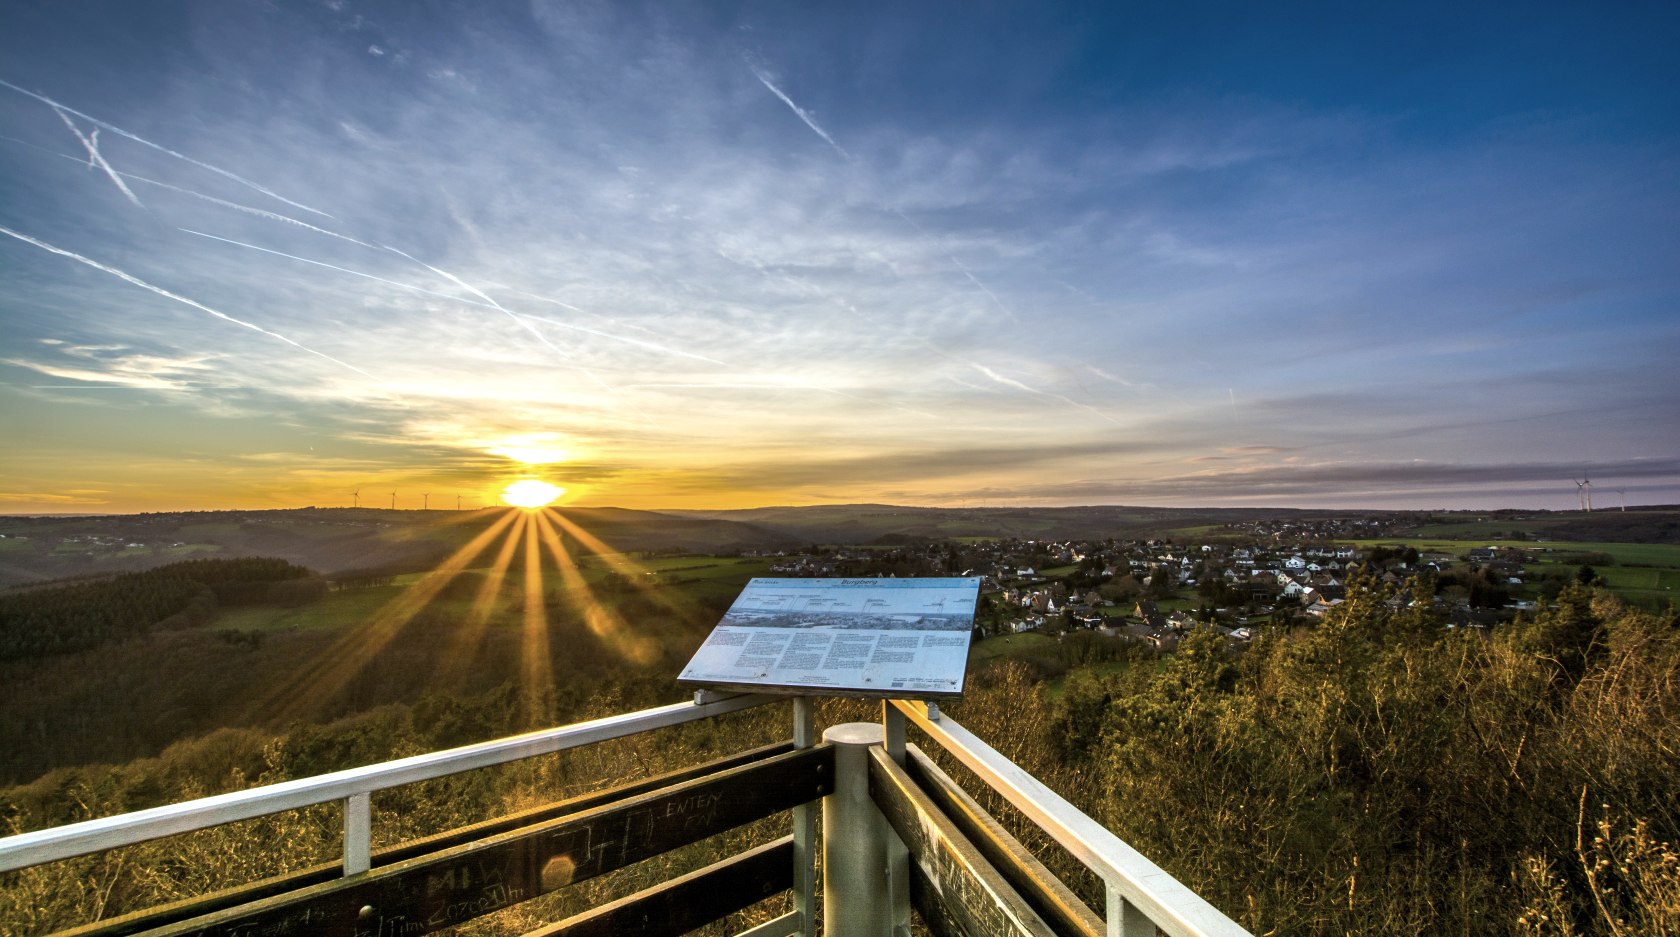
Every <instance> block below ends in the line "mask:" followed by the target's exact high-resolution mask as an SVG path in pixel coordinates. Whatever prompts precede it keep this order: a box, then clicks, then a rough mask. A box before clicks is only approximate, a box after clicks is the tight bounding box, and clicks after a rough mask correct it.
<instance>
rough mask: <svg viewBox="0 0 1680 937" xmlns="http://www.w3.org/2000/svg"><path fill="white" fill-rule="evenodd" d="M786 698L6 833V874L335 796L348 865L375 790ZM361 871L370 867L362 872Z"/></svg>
mask: <svg viewBox="0 0 1680 937" xmlns="http://www.w3.org/2000/svg"><path fill="white" fill-rule="evenodd" d="M783 699H786V697H776V696H768V695H764V694H742V695H739V696H726V697H722V698H710V699H708V700H707V701H706V702H699V701H695V702H684V703H673V704H671V705H669V706H659V707H655V708H653V709H644V710H641V711H639V712H633V713H625V714H623V715H618V716H607V717H604V718H601V719H594V720H591V721H589V722H579V723H574V724H572V725H568V726H562V727H560V728H557V729H544V730H541V731H537V732H527V733H525V734H524V735H515V736H510V737H508V738H504V739H496V740H494V741H490V742H480V743H477V744H474V745H464V746H462V747H460V748H451V749H447V750H445V751H441V752H431V753H428V754H424V755H415V756H413V757H410V758H402V759H398V760H396V761H387V762H384V763H382V764H377V765H368V766H365V767H361V768H348V769H345V770H343V771H335V772H333V773H331V774H322V775H317V776H315V777H309V778H299V779H297V780H294V781H283V782H281V783H279V784H270V785H267V786H265V787H256V788H251V789H249V790H243V791H233V792H231V793H227V794H218V795H216V796H214V797H205V798H201V799H199V800H191V801H186V802H184V803H179V804H166V805H164V806H161V807H153V808H151V809H149V810H140V811H136V812H134V813H125V814H121V815H119V816H114V817H104V818H100V819H96V820H84V821H82V822H80V823H72V824H68V825H66V826H60V827H53V828H51V829H45V830H36V831H34V832H29V833H20V834H17V835H15V836H8V837H5V838H4V839H0V872H9V871H12V870H14V869H22V868H27V867H29V866H32V865H40V864H42V863H44V862H54V861H57V860H59V859H68V858H71V857H73V856H80V855H86V854H88V853H93V852H102V851H104V850H107V849H116V848H118V847H121V846H131V845H134V844H136V843H141V842H145V841H147V840H151V839H157V838H159V837H163V836H172V835H175V834H177V833H188V832H191V831H193V830H201V829H206V828H208V827H213V826H220V825H222V824H224V823H232V822H234V821H237V820H248V819H251V818H252V817H260V816H264V815H267V814H271V813H279V812H281V811H283V810H294V809H297V808H299V807H309V806H313V805H315V804H320V803H326V802H328V801H334V800H344V801H347V810H346V813H347V814H350V815H353V816H348V817H347V822H346V824H345V826H346V834H347V835H346V845H345V855H346V859H347V862H346V866H347V867H349V866H351V865H352V864H361V863H365V858H363V859H361V862H355V861H354V860H357V859H358V858H360V857H365V856H366V847H367V843H366V840H365V837H366V835H367V829H368V827H367V818H366V816H365V815H364V814H363V813H362V804H360V803H358V800H359V799H361V798H365V797H367V796H368V795H369V794H371V793H372V792H373V791H378V790H384V789H386V788H391V787H399V786H401V785H404V784H413V783H415V782H418V781H429V780H432V779H434V778H440V777H445V776H447V775H451V774H458V773H460V772H462V771H471V770H474V769H477V768H488V767H492V766H495V765H499V764H506V763H507V762H510V761H518V760H520V759H524V758H532V757H535V756H537V755H547V754H552V753H554V752H558V751H564V750H565V749H568V748H575V747H577V746H579V745H588V744H590V743H593V742H603V741H606V740H608V739H615V738H621V737H623V736H626V735H635V734H637V733H639V732H646V731H649V730H651V729H659V728H664V727H666V726H674V725H681V724H682V723H685V722H692V721H694V720H697V719H709V718H711V717H713V716H721V715H724V714H725V713H731V712H736V711H738V710H742V709H750V708H752V707H754V706H761V705H764V704H765V703H771V702H776V701H779V700H783ZM363 870H365V865H363V868H362V869H359V870H356V871H363Z"/></svg>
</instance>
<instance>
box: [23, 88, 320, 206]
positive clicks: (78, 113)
mask: <svg viewBox="0 0 1680 937" xmlns="http://www.w3.org/2000/svg"><path fill="white" fill-rule="evenodd" d="M0 85H4V86H5V87H7V88H10V89H12V90H13V91H16V92H17V93H18V94H22V95H27V96H29V97H32V98H34V99H35V100H37V101H40V102H41V103H43V104H45V105H47V106H48V107H51V108H54V109H56V110H62V111H65V112H67V113H71V114H74V115H76V116H77V117H80V118H81V119H83V120H85V121H87V122H89V123H91V124H95V125H97V126H100V127H103V128H105V129H106V130H109V131H111V132H112V133H114V134H118V135H119V136H124V137H127V138H128V139H130V140H133V141H134V142H136V143H139V144H141V145H142V146H149V147H151V148H152V149H154V150H157V151H159V152H161V153H167V154H169V155H170V156H173V157H175V158H176V159H179V160H184V161H186V162H188V163H191V164H193V165H194V166H197V167H199V168H200V169H208V170H210V171H211V172H213V173H216V174H217V175H219V176H225V177H226V178H229V179H232V180H233V181H235V182H237V183H239V184H240V185H243V186H246V187H247V188H251V189H255V190H257V191H258V192H261V193H262V194H264V195H266V196H268V197H269V198H272V199H278V200H279V201H282V202H285V203H286V204H287V205H290V206H292V207H293V208H301V209H303V210H304V211H307V212H312V213H314V214H317V215H320V216H321V217H323V218H331V217H332V215H329V214H327V213H326V212H324V211H321V210H320V209H318V208H310V207H309V206H308V205H305V204H303V203H302V202H294V201H292V200H291V199H289V198H286V197H285V196H284V195H280V194H279V193H277V192H274V191H272V190H270V189H267V188H265V187H263V186H261V185H258V184H257V183H255V182H252V181H251V180H249V179H246V178H245V177H243V176H240V175H238V174H236V173H232V172H229V171H227V170H226V169H223V168H221V167H220V166H212V165H210V164H209V163H205V162H200V161H199V160H196V159H193V158H192V157H191V156H187V155H186V154H184V153H177V152H176V151H174V150H172V149H170V148H169V147H167V146H162V145H160V144H157V143H153V142H152V141H150V140H147V139H146V138H144V137H141V136H138V135H136V134H132V133H129V132H128V131H127V130H124V129H122V128H121V127H118V126H117V125H116V124H113V123H110V122H108V121H103V120H100V119H99V118H97V117H94V116H92V115H90V114H84V113H82V112H81V111H78V110H76V109H75V108H73V107H70V106H68V105H65V104H60V103H59V102H57V101H54V100H53V99H52V98H49V97H47V96H46V95H44V94H37V93H36V92H34V91H30V90H29V89H28V88H20V87H18V86H17V85H14V84H12V83H11V82H9V81H7V80H6V79H4V78H0Z"/></svg>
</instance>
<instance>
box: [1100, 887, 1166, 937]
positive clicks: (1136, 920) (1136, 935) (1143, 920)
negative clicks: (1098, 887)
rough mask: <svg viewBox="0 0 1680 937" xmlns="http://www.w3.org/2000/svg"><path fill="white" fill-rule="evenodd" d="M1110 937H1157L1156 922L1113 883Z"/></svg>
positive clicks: (1109, 920) (1110, 891) (1110, 894)
mask: <svg viewBox="0 0 1680 937" xmlns="http://www.w3.org/2000/svg"><path fill="white" fill-rule="evenodd" d="M1107 911H1108V915H1107V918H1108V937H1155V922H1154V921H1151V920H1150V919H1149V915H1147V914H1144V913H1143V911H1142V909H1140V908H1139V907H1138V906H1137V905H1135V904H1132V903H1131V902H1130V901H1127V900H1126V897H1125V896H1124V895H1122V894H1120V889H1118V888H1116V887H1114V885H1113V883H1110V884H1109V886H1108V908H1107Z"/></svg>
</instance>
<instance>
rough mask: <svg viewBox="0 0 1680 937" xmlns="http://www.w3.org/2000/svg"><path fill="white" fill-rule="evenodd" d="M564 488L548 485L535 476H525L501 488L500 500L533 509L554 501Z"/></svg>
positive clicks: (562, 492)
mask: <svg viewBox="0 0 1680 937" xmlns="http://www.w3.org/2000/svg"><path fill="white" fill-rule="evenodd" d="M565 493H566V489H564V488H559V487H556V486H554V485H550V484H549V483H548V482H545V481H542V480H540V479H536V478H525V479H521V480H519V481H516V482H514V483H513V484H511V485H509V486H507V487H506V488H504V489H502V500H503V501H505V502H507V503H508V504H511V505H513V506H514V507H516V508H524V509H525V510H527V511H534V510H536V509H537V508H540V507H544V506H546V505H549V504H552V503H554V499H556V498H558V497H560V496H561V495H563V494H565Z"/></svg>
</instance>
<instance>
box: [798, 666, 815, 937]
mask: <svg viewBox="0 0 1680 937" xmlns="http://www.w3.org/2000/svg"><path fill="white" fill-rule="evenodd" d="M815 736H816V716H815V713H814V707H813V705H812V701H811V698H810V697H809V696H796V697H794V698H793V747H794V748H810V747H811V746H812V744H814V743H815V742H816V737H815ZM793 910H794V911H795V912H797V913H798V915H799V931H798V933H799V937H816V934H817V807H816V805H815V804H813V803H810V802H806V803H803V804H800V805H799V806H797V807H795V808H793Z"/></svg>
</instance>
